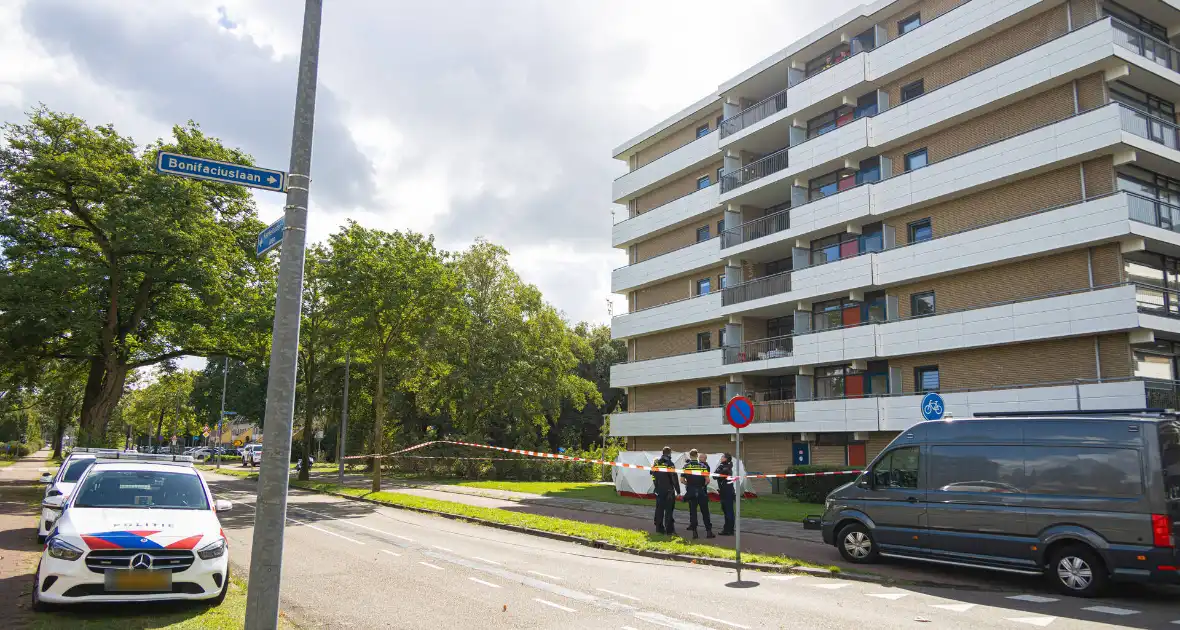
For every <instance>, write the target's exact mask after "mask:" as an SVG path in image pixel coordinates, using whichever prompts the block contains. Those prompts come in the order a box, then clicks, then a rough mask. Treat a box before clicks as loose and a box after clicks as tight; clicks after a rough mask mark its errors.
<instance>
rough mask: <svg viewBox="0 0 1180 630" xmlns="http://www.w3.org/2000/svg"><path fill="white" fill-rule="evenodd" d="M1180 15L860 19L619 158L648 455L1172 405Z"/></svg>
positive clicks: (617, 197)
mask: <svg viewBox="0 0 1180 630" xmlns="http://www.w3.org/2000/svg"><path fill="white" fill-rule="evenodd" d="M1178 34H1180V2H1176V1H1175V0H1168V1H1165V0H1119V1H1118V2H1117V3H1116V2H1112V1H1109V0H1068V1H1062V0H919V1H918V2H912V1H908V0H902V1H892V2H885V1H883V2H878V3H876V4H872V5H868V6H861V7H860V8H858V9H856V10H853V11H851V12H849V13H848V14H845V15H844V16H842V17H840V18H838V19H836V20H834V21H833V22H831V23H829V24H828V25H826V26H825V27H823V28H821V29H819V30H817V31H815V32H813V33H811V34H810V35H808V36H806V37H804V38H803V39H801V40H799V41H797V42H795V43H793V44H791V45H790V46H788V47H787V48H785V49H783V50H782V51H780V52H778V53H776V54H775V55H773V56H771V57H769V58H767V59H765V60H764V61H762V62H760V63H759V64H757V65H756V66H754V67H752V68H749V69H747V70H745V71H744V72H742V73H741V74H739V75H738V76H736V77H734V78H733V79H731V80H729V81H727V82H725V83H724V84H722V85H720V86H719V87H718V88H717V91H716V92H715V93H714V94H711V95H709V96H708V97H706V98H704V99H702V100H700V101H698V102H697V103H694V104H692V105H691V106H689V107H687V108H686V109H684V110H683V111H681V112H680V113H678V114H676V115H674V116H672V117H671V118H669V119H667V120H665V121H663V122H661V123H659V124H658V125H656V126H655V127H653V128H651V129H649V130H648V131H646V132H644V133H642V134H640V135H639V136H637V137H635V138H633V139H631V140H629V141H627V142H626V143H624V144H623V145H622V146H620V147H618V148H617V149H616V150H615V156H614V157H616V158H617V159H620V160H625V161H626V162H627V164H628V166H629V169H630V170H629V172H627V173H626V174H625V175H623V176H621V177H619V178H618V179H617V180H615V182H614V185H613V199H614V201H615V202H616V203H618V204H620V205H625V206H626V208H627V212H626V213H624V214H625V216H626V218H625V219H624V220H621V221H619V222H617V223H616V224H615V225H614V227H613V234H612V239H613V244H614V246H615V247H618V248H622V249H625V250H626V251H627V254H628V263H629V264H628V265H626V266H624V267H621V268H619V269H616V270H615V271H614V272H613V274H612V278H611V283H612V290H613V291H615V292H616V293H619V294H622V295H625V296H626V297H627V304H628V312H626V313H625V314H620V315H617V316H615V317H614V319H613V321H612V334H613V336H614V337H615V338H616V339H623V340H626V343H627V349H628V357H627V361H626V363H622V364H619V365H615V366H614V367H613V368H612V370H611V382H612V385H614V386H616V387H623V388H625V389H626V391H627V396H628V411H627V413H624V414H616V415H614V416H612V418H611V431H612V433H613V434H614V435H616V436H625V437H626V438H627V440H628V442H629V445H630V447H631V448H633V449H642V450H654V449H658V448H659V447H661V446H664V445H665V444H667V445H671V446H673V447H674V448H681V449H684V448H688V447H691V446H695V447H697V448H701V449H704V450H707V451H710V452H714V451H718V450H731V449H732V445H731V437H730V434H731V433H732V430H731V429H730V428H728V427H727V425H725V424H724V420H723V418H722V409H721V406H722V405H723V404H724V402H725V401H726V400H727V399H728V398H729V397H730V396H732V395H734V394H737V393H744V394H745V395H747V396H749V397H751V399H753V400H754V401H755V403H756V419H755V423H754V424H753V425H752V426H751V427H750V428H749V429H747V430H746V431H745V432H744V433H746V434H747V435H748V439H743V451H745V453H744V454H745V455H746V459H747V462H748V466H749V468H750V469H751V470H755V471H760V472H781V471H782V470H783V469H785V468H787V467H788V466H789V465H791V464H792V463H793V462H794V463H799V462H802V461H808V462H810V463H824V464H848V465H863V464H864V463H865V462H866V461H867V460H870V459H871V458H872V457H873V456H874V455H875V454H876V453H877V452H879V451H880V449H881V448H883V447H884V446H885V445H886V444H888V442H889V441H890V440H891V439H892V438H893V437H894V436H896V435H897V434H898V432H900V431H902V430H904V429H906V428H907V427H909V426H911V425H913V424H914V423H916V422H918V421H920V419H921V413H920V409H919V401H920V400H921V398H922V396H923V395H924V393H925V392H930V391H936V392H940V393H941V395H942V396H943V398H944V399H945V401H946V406H947V411H948V413H949V414H951V415H952V416H959V417H965V416H969V415H971V414H973V413H978V412H986V411H1041V410H1069V409H1078V408H1081V409H1111V408H1132V407H1136V408H1138V407H1144V406H1153V407H1154V406H1166V407H1177V405H1176V403H1175V400H1176V387H1175V381H1176V380H1177V367H1178V365H1177V357H1178V356H1180V345H1178V343H1177V342H1180V286H1178V285H1180V150H1178V149H1180V127H1178V126H1177V122H1178V119H1177V114H1176V103H1177V101H1178V100H1180V50H1178V49H1177V48H1175V47H1173V45H1172V44H1171V43H1170V42H1172V41H1173V40H1174V39H1176V38H1175V37H1173V36H1174V35H1178Z"/></svg>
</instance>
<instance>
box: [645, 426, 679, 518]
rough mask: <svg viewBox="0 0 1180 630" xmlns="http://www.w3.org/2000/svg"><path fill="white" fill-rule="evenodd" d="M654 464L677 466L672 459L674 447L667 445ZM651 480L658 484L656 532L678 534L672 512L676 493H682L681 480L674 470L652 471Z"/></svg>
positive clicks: (669, 466)
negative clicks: (677, 477)
mask: <svg viewBox="0 0 1180 630" xmlns="http://www.w3.org/2000/svg"><path fill="white" fill-rule="evenodd" d="M652 466H662V467H666V468H676V462H674V461H672V447H671V446H665V447H664V451H663V453H662V454H661V456H660V458H659V459H657V460H656V461H655V462H654V463H653V464H652ZM651 480H652V482H653V483H655V486H656V532H657V533H660V534H669V535H675V534H676V523H675V521H673V520H672V513H673V511H674V510H675V509H676V495H678V494H680V481H679V480H677V479H676V473H674V472H657V471H654V470H653V471H651Z"/></svg>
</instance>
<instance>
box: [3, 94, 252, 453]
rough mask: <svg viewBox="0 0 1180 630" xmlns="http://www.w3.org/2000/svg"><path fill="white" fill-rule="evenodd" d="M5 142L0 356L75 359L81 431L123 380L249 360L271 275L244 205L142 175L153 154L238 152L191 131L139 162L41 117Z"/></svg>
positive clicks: (129, 149)
mask: <svg viewBox="0 0 1180 630" xmlns="http://www.w3.org/2000/svg"><path fill="white" fill-rule="evenodd" d="M3 131H4V135H5V136H6V140H7V144H6V146H4V147H2V148H0V252H2V253H0V260H3V267H2V268H0V272H2V273H3V277H0V336H2V337H3V339H2V340H0V353H2V354H4V355H5V356H7V357H12V356H21V355H24V356H35V357H39V358H43V359H44V358H56V359H65V360H71V361H80V362H84V363H85V364H86V365H87V375H86V386H85V390H84V393H83V399H82V406H81V418H80V420H81V429H82V431H83V432H85V433H86V434H93V435H102V434H103V433H104V430H103V429H104V426H105V424H106V422H107V421H108V420H109V417H110V414H111V412H112V410H113V409H114V408H115V406H116V404H117V403H118V402H119V399H120V398H121V397H122V395H123V393H124V390H125V385H126V380H127V374H128V372H130V371H131V370H135V369H137V368H141V367H146V366H150V365H154V364H157V363H160V362H163V361H168V360H170V359H174V358H177V357H181V356H184V355H197V356H209V355H214V354H226V353H228V354H246V353H247V350H253V351H255V353H256V352H257V346H258V345H259V342H258V340H257V339H254V338H253V337H255V336H256V334H257V333H258V332H260V331H259V329H258V325H259V324H261V323H269V317H267V316H266V315H265V314H264V313H259V312H258V311H259V309H262V310H263V311H265V310H266V309H268V308H270V303H271V300H273V298H272V297H271V296H273V289H271V288H269V287H270V286H271V282H272V281H273V274H274V270H273V268H272V267H271V264H272V263H270V262H267V261H265V260H264V261H258V260H256V258H255V256H254V252H253V247H254V240H255V237H256V235H257V234H258V232H259V231H260V230H261V229H262V228H263V227H265V226H263V225H262V223H261V222H259V221H258V220H257V218H256V216H255V215H256V213H255V208H254V205H253V202H252V200H251V198H250V196H249V194H248V193H247V192H246V191H245V190H244V189H242V188H240V187H237V186H231V185H223V184H215V183H211V182H205V181H197V180H187V179H182V178H177V177H169V176H162V175H158V174H156V173H155V172H154V169H153V161H154V159H155V153H156V150H158V149H163V150H169V151H176V152H179V153H184V154H187V155H195V156H201V157H208V158H214V159H219V160H225V161H229V162H236V163H239V164H250V163H251V160H250V158H249V157H248V156H247V155H245V154H243V153H241V152H240V151H237V150H235V149H230V148H226V147H224V146H222V144H221V142H220V141H219V140H217V139H216V138H211V137H209V136H206V135H204V134H203V133H201V131H200V129H199V128H198V127H197V125H196V124H195V123H192V122H190V123H189V124H188V125H186V126H176V127H174V128H173V139H172V141H171V142H168V143H164V142H163V141H158V142H157V143H156V144H154V145H151V146H148V147H147V148H146V149H145V150H143V151H138V150H137V147H136V145H135V143H134V142H133V141H132V140H131V139H130V138H126V137H123V136H120V135H119V134H118V133H116V131H115V129H114V128H113V127H111V126H109V125H103V126H97V127H91V126H89V125H87V124H86V123H85V122H84V121H83V120H82V119H80V118H77V117H75V116H71V115H68V114H62V113H57V112H53V111H50V110H48V109H46V108H45V107H41V108H39V109H36V110H33V111H32V112H30V114H29V120H28V122H27V124H6V125H4V127H3ZM263 296H265V297H266V298H267V299H262V297H263ZM265 330H266V328H262V329H261V331H265ZM261 343H265V342H261Z"/></svg>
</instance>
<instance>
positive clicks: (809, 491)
mask: <svg viewBox="0 0 1180 630" xmlns="http://www.w3.org/2000/svg"><path fill="white" fill-rule="evenodd" d="M837 470H861V469H860V468H859V467H857V466H832V465H827V464H814V465H811V466H791V467H790V468H788V469H787V472H788V473H816V472H832V471H837ZM853 479H856V475H830V476H828V475H825V476H822V477H787V478H786V479H785V480H784V481H785V482H786V483H785V484H783V485H784V487H785V491H786V494H787V495H788V496H790V497H791V498H793V499H795V500H796V501H800V502H802V503H823V502H824V499H826V498H828V493H830V492H831V491H832V490H835V489H836V488H839V487H840V486H842V485H844V484H846V483H848V482H849V481H852V480H853Z"/></svg>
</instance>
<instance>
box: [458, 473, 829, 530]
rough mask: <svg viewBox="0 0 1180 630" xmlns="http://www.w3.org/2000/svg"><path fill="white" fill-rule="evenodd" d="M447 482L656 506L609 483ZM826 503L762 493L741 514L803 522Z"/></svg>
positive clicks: (744, 505)
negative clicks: (616, 489)
mask: <svg viewBox="0 0 1180 630" xmlns="http://www.w3.org/2000/svg"><path fill="white" fill-rule="evenodd" d="M438 483H441V484H447V485H456V486H462V487H464V488H482V489H487V490H510V491H513V492H527V493H530V494H539V495H542V496H547V497H559V498H563V499H586V500H590V501H602V502H604V503H622V504H626V505H642V506H645V507H654V506H655V500H653V499H637V498H635V497H621V496H619V495H618V494H617V493H616V492H615V488H614V486H612V485H609V484H598V483H582V482H566V481H439V482H438ZM717 509H718V510H720V508H717ZM823 512H824V506H823V505H822V504H819V503H800V502H798V501H796V500H794V499H791V498H788V497H786V496H783V495H781V494H769V495H761V496H759V497H758V498H757V499H742V516H744V517H747V518H762V519H767V520H772V521H791V522H795V523H799V522H802V521H803V519H804V517H806V516H809V515H812V514H816V515H818V514H823Z"/></svg>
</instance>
